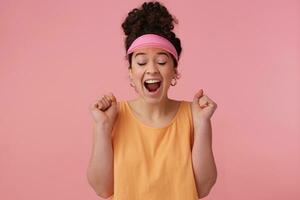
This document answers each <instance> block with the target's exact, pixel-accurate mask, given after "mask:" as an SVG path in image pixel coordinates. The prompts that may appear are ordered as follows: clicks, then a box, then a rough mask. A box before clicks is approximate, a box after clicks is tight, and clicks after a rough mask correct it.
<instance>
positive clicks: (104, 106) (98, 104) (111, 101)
mask: <svg viewBox="0 0 300 200" xmlns="http://www.w3.org/2000/svg"><path fill="white" fill-rule="evenodd" d="M118 110H119V109H118V103H117V100H116V97H115V96H114V95H113V94H112V93H109V94H107V95H102V97H101V98H99V99H97V100H96V101H95V102H94V103H93V104H92V105H91V106H90V111H91V113H92V116H93V119H94V121H95V123H96V124H97V125H100V126H103V127H104V128H110V129H112V127H113V125H114V122H115V120H116V118H117V116H118Z"/></svg>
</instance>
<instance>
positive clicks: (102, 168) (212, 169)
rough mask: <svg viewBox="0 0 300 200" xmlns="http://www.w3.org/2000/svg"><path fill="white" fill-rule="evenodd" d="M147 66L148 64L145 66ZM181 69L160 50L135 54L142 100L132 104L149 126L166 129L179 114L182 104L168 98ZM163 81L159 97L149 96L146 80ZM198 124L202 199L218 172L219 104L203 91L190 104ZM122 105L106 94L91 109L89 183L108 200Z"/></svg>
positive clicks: (196, 155)
mask: <svg viewBox="0 0 300 200" xmlns="http://www.w3.org/2000/svg"><path fill="white" fill-rule="evenodd" d="M163 63H164V64H163ZM141 64H145V65H141ZM176 75H177V70H176V69H175V68H174V63H173V60H172V58H171V54H169V53H168V52H166V51H164V50H162V49H158V48H144V49H141V50H137V51H135V52H134V54H133V56H132V66H131V69H130V70H129V76H130V79H131V82H132V84H133V85H134V88H135V91H136V92H137V94H138V97H137V98H136V99H134V100H131V101H129V105H130V107H131V109H132V110H133V112H135V113H136V115H137V116H138V117H139V118H140V119H141V120H142V121H144V122H145V123H146V124H148V125H150V126H154V127H163V126H164V124H167V123H168V122H169V121H170V120H171V119H172V118H173V117H174V115H175V114H176V112H177V110H178V107H179V103H180V102H179V101H176V100H172V99H169V98H168V90H169V88H170V85H171V80H172V78H174V77H176ZM155 77H157V78H160V79H161V80H162V84H161V86H160V87H161V91H160V93H159V95H157V96H155V97H151V96H149V95H147V92H146V91H145V88H144V86H143V81H144V80H145V79H148V78H155ZM189 103H190V106H191V110H192V116H193V123H194V144H193V149H192V163H193V170H194V175H195V181H196V186H197V191H198V197H199V198H203V197H205V196H207V195H208V194H209V192H210V190H211V188H212V187H213V185H214V184H215V182H216V179H217V169H216V165H215V161H214V156H213V152H212V128H211V117H212V115H213V113H214V111H215V110H216V108H217V104H216V103H215V102H214V101H213V100H212V99H211V98H209V97H208V96H207V95H206V94H204V92H203V90H202V89H200V90H199V91H198V92H197V93H196V94H195V95H194V98H193V101H192V102H189ZM118 110H119V104H118V102H117V100H116V98H115V96H114V95H113V94H112V93H108V94H104V95H102V97H101V98H99V99H97V100H96V101H95V102H94V103H93V104H91V106H90V111H91V113H92V116H93V119H94V122H95V123H94V143H93V150H92V156H91V159H90V164H89V167H88V171H87V176H88V180H89V183H90V184H91V186H92V187H93V188H94V190H95V191H96V193H97V194H98V195H99V196H101V197H104V198H107V197H110V196H111V195H113V170H112V168H113V150H112V146H111V138H112V135H111V132H112V131H111V130H112V128H113V124H114V122H115V120H116V117H117V115H118Z"/></svg>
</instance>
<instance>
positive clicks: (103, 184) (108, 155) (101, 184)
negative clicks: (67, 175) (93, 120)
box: [87, 124, 114, 198]
mask: <svg viewBox="0 0 300 200" xmlns="http://www.w3.org/2000/svg"><path fill="white" fill-rule="evenodd" d="M93 129H94V130H93V147H92V152H91V157H90V162H89V166H88V169H87V178H88V181H89V184H90V185H91V186H92V187H93V189H94V190H95V192H96V193H97V194H98V195H99V196H101V197H104V198H106V197H109V196H111V195H112V194H113V178H114V177H113V167H114V166H113V148H112V140H111V137H110V133H108V131H109V130H107V129H106V130H105V129H103V128H102V127H100V126H97V125H95V124H94V127H93Z"/></svg>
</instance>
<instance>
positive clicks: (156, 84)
mask: <svg viewBox="0 0 300 200" xmlns="http://www.w3.org/2000/svg"><path fill="white" fill-rule="evenodd" d="M160 85H161V81H160V80H146V81H144V86H145V88H146V89H147V90H148V91H149V92H156V91H157V90H158V89H159V88H160Z"/></svg>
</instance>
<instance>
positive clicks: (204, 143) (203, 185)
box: [192, 120, 217, 198]
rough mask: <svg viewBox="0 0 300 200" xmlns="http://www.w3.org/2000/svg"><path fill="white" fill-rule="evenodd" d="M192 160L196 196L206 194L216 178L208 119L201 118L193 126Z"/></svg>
mask: <svg viewBox="0 0 300 200" xmlns="http://www.w3.org/2000/svg"><path fill="white" fill-rule="evenodd" d="M192 161H193V169H194V174H195V180H196V185H197V190H198V197H199V198H203V197H205V196H207V195H208V194H209V192H210V190H211V188H212V186H213V185H214V184H215V182H216V179H217V169H216V165H215V161H214V157H213V151H212V128H211V122H210V120H202V121H200V123H199V124H198V125H197V126H195V127H194V145H193V149H192Z"/></svg>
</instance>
